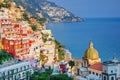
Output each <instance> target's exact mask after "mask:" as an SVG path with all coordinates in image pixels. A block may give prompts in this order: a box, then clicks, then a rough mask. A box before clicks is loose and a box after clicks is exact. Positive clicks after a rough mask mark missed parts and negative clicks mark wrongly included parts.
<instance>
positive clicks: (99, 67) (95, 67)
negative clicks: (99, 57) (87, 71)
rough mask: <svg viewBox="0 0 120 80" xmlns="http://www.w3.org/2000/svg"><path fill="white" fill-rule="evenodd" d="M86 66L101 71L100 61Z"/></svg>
mask: <svg viewBox="0 0 120 80" xmlns="http://www.w3.org/2000/svg"><path fill="white" fill-rule="evenodd" d="M88 68H91V69H95V70H99V71H102V63H96V64H93V65H91V66H90V67H88Z"/></svg>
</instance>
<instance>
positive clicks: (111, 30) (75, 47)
mask: <svg viewBox="0 0 120 80" xmlns="http://www.w3.org/2000/svg"><path fill="white" fill-rule="evenodd" d="M47 29H50V30H52V33H53V35H54V37H55V39H56V40H58V41H59V42H61V43H62V44H63V45H64V46H65V48H66V49H68V50H69V51H70V52H71V53H72V56H73V57H75V58H80V59H81V58H82V57H83V56H84V53H85V51H86V49H88V48H89V42H90V41H92V42H93V46H94V48H95V49H96V50H97V51H98V53H99V56H100V58H101V60H102V62H104V61H108V60H111V59H112V58H113V57H116V58H117V59H119V60H120V18H84V22H71V23H48V24H47Z"/></svg>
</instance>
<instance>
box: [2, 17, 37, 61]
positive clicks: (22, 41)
mask: <svg viewBox="0 0 120 80" xmlns="http://www.w3.org/2000/svg"><path fill="white" fill-rule="evenodd" d="M0 29H1V39H2V45H3V49H4V50H6V51H7V52H8V53H10V54H11V55H13V56H14V57H15V58H19V59H25V58H28V57H29V56H28V54H29V49H30V46H31V45H32V44H33V43H34V42H35V40H30V39H29V37H28V35H29V34H33V31H31V30H27V29H26V26H22V25H21V24H20V23H13V20H11V19H7V18H3V19H0Z"/></svg>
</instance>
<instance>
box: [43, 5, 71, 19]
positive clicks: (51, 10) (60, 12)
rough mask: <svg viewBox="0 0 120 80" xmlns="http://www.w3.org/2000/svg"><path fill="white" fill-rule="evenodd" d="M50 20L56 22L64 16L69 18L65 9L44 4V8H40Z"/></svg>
mask: <svg viewBox="0 0 120 80" xmlns="http://www.w3.org/2000/svg"><path fill="white" fill-rule="evenodd" d="M41 8H42V9H43V10H44V11H45V12H46V13H47V14H48V15H49V16H50V17H53V18H52V19H54V20H56V21H60V20H61V19H62V18H64V17H65V16H68V17H69V16H71V15H70V13H68V12H67V11H66V10H65V9H62V8H59V7H56V6H55V7H54V6H51V4H46V5H45V6H42V7H41Z"/></svg>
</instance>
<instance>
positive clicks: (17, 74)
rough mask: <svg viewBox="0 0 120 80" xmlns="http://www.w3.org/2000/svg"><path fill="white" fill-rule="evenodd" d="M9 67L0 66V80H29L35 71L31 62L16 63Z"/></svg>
mask: <svg viewBox="0 0 120 80" xmlns="http://www.w3.org/2000/svg"><path fill="white" fill-rule="evenodd" d="M11 63H12V64H9V65H3V66H1V65H0V80H29V76H30V75H31V74H33V69H32V67H31V65H30V63H29V62H21V61H14V62H11Z"/></svg>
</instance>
